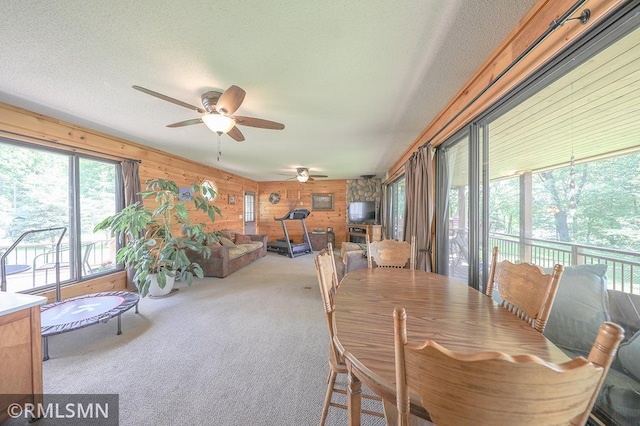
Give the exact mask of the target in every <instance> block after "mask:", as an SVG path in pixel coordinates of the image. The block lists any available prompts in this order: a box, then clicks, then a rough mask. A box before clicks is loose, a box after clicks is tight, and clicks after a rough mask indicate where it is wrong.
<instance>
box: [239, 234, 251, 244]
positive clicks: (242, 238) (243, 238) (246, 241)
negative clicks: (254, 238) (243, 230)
mask: <svg viewBox="0 0 640 426" xmlns="http://www.w3.org/2000/svg"><path fill="white" fill-rule="evenodd" d="M236 244H251V237H250V236H248V235H244V234H236Z"/></svg>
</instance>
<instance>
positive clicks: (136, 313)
mask: <svg viewBox="0 0 640 426" xmlns="http://www.w3.org/2000/svg"><path fill="white" fill-rule="evenodd" d="M139 313H140V312H138V304H137V303H136V314H139Z"/></svg>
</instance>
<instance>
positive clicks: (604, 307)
mask: <svg viewBox="0 0 640 426" xmlns="http://www.w3.org/2000/svg"><path fill="white" fill-rule="evenodd" d="M547 272H548V271H547ZM494 294H495V292H494ZM639 307H640V296H639V295H630V294H627V293H622V292H620V291H615V290H608V289H607V265H604V264H595V265H579V266H569V267H566V268H565V270H564V273H563V275H562V278H561V279H560V285H559V287H558V292H557V294H556V298H555V301H554V304H553V307H552V308H551V314H550V316H549V320H548V322H547V326H546V328H545V331H544V335H545V336H546V337H547V338H548V339H549V340H551V341H552V342H553V343H555V344H556V345H557V346H558V347H560V348H561V349H562V350H563V351H564V352H565V353H567V355H569V356H570V357H572V358H573V357H576V356H578V355H582V356H585V357H586V356H588V353H589V350H590V349H591V346H592V345H593V342H594V340H595V338H596V335H597V334H598V329H599V327H600V325H601V324H602V323H603V322H605V321H612V322H615V323H617V324H619V325H621V326H622V327H623V328H624V329H625V338H624V340H623V342H622V343H621V344H620V347H619V348H618V353H617V355H616V358H615V360H614V362H613V364H612V365H611V368H610V370H609V372H608V374H607V376H606V378H605V381H604V384H603V386H602V389H601V391H600V395H599V396H598V399H597V400H596V403H595V406H594V412H595V413H596V415H597V416H598V417H599V418H602V419H603V420H605V423H606V424H614V425H621V426H627V425H628V426H631V425H638V424H640V332H638V329H639V328H640V316H639V315H638V308H639Z"/></svg>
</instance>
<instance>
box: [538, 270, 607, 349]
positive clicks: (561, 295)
mask: <svg viewBox="0 0 640 426" xmlns="http://www.w3.org/2000/svg"><path fill="white" fill-rule="evenodd" d="M545 272H547V273H548V271H547V270H545ZM610 320H611V318H610V316H609V299H608V295H607V265H604V264H597V265H578V266H569V267H566V268H565V269H564V273H563V274H562V277H561V278H560V284H559V286H558V292H557V293H556V298H555V301H554V302H553V306H552V308H551V314H550V315H549V321H548V322H547V326H546V328H545V330H544V335H545V336H546V337H547V338H548V339H549V340H551V341H552V342H553V343H555V344H556V345H558V346H560V347H561V348H565V349H568V350H570V351H573V352H578V353H580V354H588V353H589V351H590V350H591V346H592V345H593V342H594V341H595V339H596V336H597V335H598V330H599V329H600V326H601V325H602V323H603V322H605V321H610Z"/></svg>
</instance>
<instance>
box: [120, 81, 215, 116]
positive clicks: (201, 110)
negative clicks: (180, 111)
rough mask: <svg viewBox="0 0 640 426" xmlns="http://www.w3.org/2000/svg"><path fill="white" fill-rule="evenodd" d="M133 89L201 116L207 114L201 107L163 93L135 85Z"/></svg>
mask: <svg viewBox="0 0 640 426" xmlns="http://www.w3.org/2000/svg"><path fill="white" fill-rule="evenodd" d="M131 87H133V88H134V89H136V90H139V91H141V92H142V93H146V94H147V95H151V96H155V97H156V98H158V99H162V100H163V101H167V102H171V103H172V104H176V105H180V106H181V107H185V108H187V109H190V110H193V111H197V112H199V113H200V114H204V113H205V112H206V111H205V110H203V109H202V108H200V107H197V106H195V105H191V104H188V103H186V102H182V101H179V100H177V99H174V98H171V97H169V96H167V95H163V94H162V93H158V92H154V91H153V90H149V89H145V88H144V87H140V86H135V85H134V86H131Z"/></svg>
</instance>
